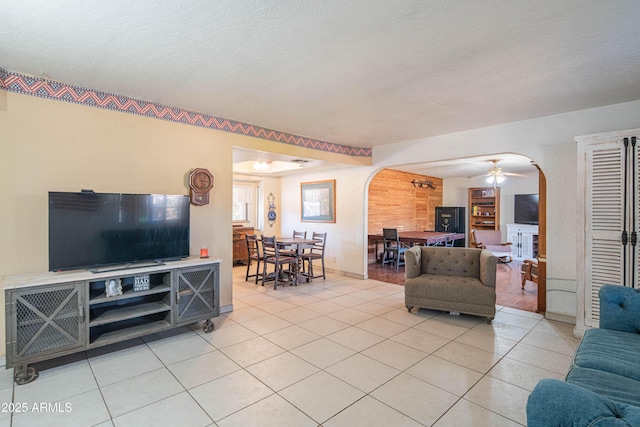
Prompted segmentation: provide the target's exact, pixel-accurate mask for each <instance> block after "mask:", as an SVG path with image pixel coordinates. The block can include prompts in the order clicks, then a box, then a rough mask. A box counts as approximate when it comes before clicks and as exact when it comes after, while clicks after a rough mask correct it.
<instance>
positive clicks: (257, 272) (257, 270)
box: [256, 258, 260, 285]
mask: <svg viewBox="0 0 640 427" xmlns="http://www.w3.org/2000/svg"><path fill="white" fill-rule="evenodd" d="M258 276H260V258H258V266H257V267H256V285H257V284H258Z"/></svg>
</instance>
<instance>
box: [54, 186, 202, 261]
mask: <svg viewBox="0 0 640 427" xmlns="http://www.w3.org/2000/svg"><path fill="white" fill-rule="evenodd" d="M188 256H189V197H188V196H182V195H175V196H172V195H163V194H115V193H94V192H88V191H83V192H79V193H70V192H49V270H50V271H60V270H73V269H79V268H88V269H94V268H98V267H102V266H107V265H117V264H130V263H138V262H143V261H158V262H161V261H169V260H173V259H181V258H185V257H188Z"/></svg>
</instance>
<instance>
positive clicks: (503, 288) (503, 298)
mask: <svg viewBox="0 0 640 427" xmlns="http://www.w3.org/2000/svg"><path fill="white" fill-rule="evenodd" d="M521 266H522V263H521V262H520V261H512V262H510V263H508V264H501V263H499V264H498V266H497V269H496V304H498V305H501V306H504V307H511V308H517V309H520V310H525V311H531V312H535V311H536V309H537V306H538V285H537V284H535V283H533V282H527V283H526V284H525V286H524V289H522V285H521V278H520V277H521V276H520V267H521ZM368 274H369V279H374V280H380V281H381V282H386V283H395V284H397V285H402V284H404V266H400V268H399V269H398V271H396V269H395V267H393V266H391V265H389V264H387V265H385V266H384V267H383V266H382V265H381V264H378V263H375V264H369V271H368Z"/></svg>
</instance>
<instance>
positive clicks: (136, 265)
mask: <svg viewBox="0 0 640 427" xmlns="http://www.w3.org/2000/svg"><path fill="white" fill-rule="evenodd" d="M158 265H164V262H162V261H160V260H155V261H151V262H142V263H133V264H125V265H120V266H117V267H107V268H92V269H90V270H89V271H90V272H92V273H93V274H98V273H109V272H112V271H122V270H129V269H131V268H145V267H155V266H158Z"/></svg>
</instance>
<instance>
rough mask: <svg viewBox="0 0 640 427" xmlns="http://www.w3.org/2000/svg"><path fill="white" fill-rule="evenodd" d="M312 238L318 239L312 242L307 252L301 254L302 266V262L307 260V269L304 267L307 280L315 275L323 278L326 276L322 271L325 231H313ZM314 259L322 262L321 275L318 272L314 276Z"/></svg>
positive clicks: (325, 240)
mask: <svg viewBox="0 0 640 427" xmlns="http://www.w3.org/2000/svg"><path fill="white" fill-rule="evenodd" d="M312 238H313V240H318V242H316V243H314V244H313V246H312V247H311V248H310V250H309V252H305V253H303V254H302V255H301V256H302V263H303V267H304V262H305V261H307V269H306V275H307V281H309V280H311V279H315V278H316V277H322V278H323V279H325V280H326V278H327V276H326V274H325V271H324V247H325V244H326V242H327V233H316V232H314V233H313V237H312ZM314 259H319V260H320V261H321V262H322V275H320V274H318V275H317V276H315V275H314V274H313V260H314Z"/></svg>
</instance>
